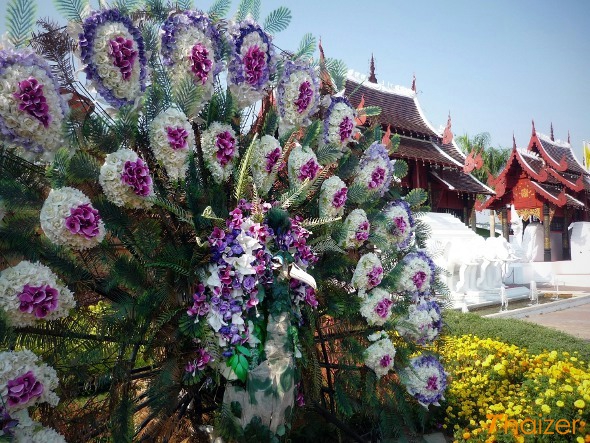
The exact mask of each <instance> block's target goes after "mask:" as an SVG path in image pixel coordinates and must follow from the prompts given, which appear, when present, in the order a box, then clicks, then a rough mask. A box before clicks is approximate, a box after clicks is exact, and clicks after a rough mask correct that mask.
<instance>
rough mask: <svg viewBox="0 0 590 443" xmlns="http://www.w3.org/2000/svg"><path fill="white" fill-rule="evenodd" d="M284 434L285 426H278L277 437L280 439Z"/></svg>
mask: <svg viewBox="0 0 590 443" xmlns="http://www.w3.org/2000/svg"><path fill="white" fill-rule="evenodd" d="M285 432H287V428H285V425H280V426H279V427H278V428H277V435H278V436H279V437H282V436H283V435H285Z"/></svg>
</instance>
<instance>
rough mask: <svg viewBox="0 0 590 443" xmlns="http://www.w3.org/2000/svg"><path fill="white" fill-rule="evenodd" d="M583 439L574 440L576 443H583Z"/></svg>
mask: <svg viewBox="0 0 590 443" xmlns="http://www.w3.org/2000/svg"><path fill="white" fill-rule="evenodd" d="M584 440H585V439H584V437H577V438H576V443H584Z"/></svg>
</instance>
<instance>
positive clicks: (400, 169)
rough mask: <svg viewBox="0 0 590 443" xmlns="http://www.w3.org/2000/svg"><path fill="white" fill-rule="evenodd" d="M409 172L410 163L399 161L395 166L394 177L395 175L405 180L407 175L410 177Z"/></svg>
mask: <svg viewBox="0 0 590 443" xmlns="http://www.w3.org/2000/svg"><path fill="white" fill-rule="evenodd" d="M408 170H409V167H408V162H406V161H405V160H401V159H397V160H396V161H395V163H394V164H393V175H395V176H396V177H397V178H404V177H405V176H406V175H408Z"/></svg>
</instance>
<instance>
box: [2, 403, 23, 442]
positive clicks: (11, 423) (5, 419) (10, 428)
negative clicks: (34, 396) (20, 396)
mask: <svg viewBox="0 0 590 443" xmlns="http://www.w3.org/2000/svg"><path fill="white" fill-rule="evenodd" d="M18 423H19V421H18V420H16V419H14V418H12V417H11V416H10V414H9V413H8V411H6V409H4V407H3V406H2V405H0V435H5V436H8V437H14V428H16V427H17V426H18ZM9 441H10V439H9Z"/></svg>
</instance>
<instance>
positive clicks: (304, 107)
mask: <svg viewBox="0 0 590 443" xmlns="http://www.w3.org/2000/svg"><path fill="white" fill-rule="evenodd" d="M319 88H320V85H319V80H318V77H317V74H316V72H315V70H314V69H313V68H312V67H311V66H309V65H308V64H306V63H304V62H301V61H295V62H293V61H290V60H289V61H287V62H286V63H285V69H284V71H283V75H282V77H281V80H280V81H279V84H278V86H277V105H278V110H279V115H280V117H281V130H282V131H285V130H287V129H289V128H292V127H301V126H307V125H309V124H310V123H311V120H310V117H311V116H312V115H313V114H315V113H316V112H317V110H318V105H319V100H320V91H319Z"/></svg>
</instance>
